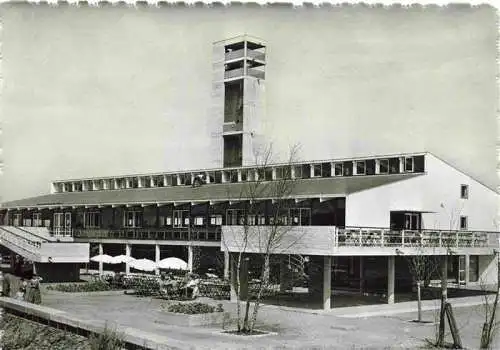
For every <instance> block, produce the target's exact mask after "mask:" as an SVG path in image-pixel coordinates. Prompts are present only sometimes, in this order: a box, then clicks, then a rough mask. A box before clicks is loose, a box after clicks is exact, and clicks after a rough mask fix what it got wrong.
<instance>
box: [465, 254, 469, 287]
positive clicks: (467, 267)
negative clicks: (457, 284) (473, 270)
mask: <svg viewBox="0 0 500 350" xmlns="http://www.w3.org/2000/svg"><path fill="white" fill-rule="evenodd" d="M469 281H470V255H469V254H466V255H465V285H466V286H467V285H468V284H469Z"/></svg>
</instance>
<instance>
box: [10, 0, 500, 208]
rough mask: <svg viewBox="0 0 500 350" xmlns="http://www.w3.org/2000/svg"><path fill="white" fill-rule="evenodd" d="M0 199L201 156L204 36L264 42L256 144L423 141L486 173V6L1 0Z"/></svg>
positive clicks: (371, 148)
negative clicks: (4, 0) (26, 0)
mask: <svg viewBox="0 0 500 350" xmlns="http://www.w3.org/2000/svg"><path fill="white" fill-rule="evenodd" d="M1 7H2V8H1V16H2V33H1V41H2V46H1V53H2V58H3V59H2V66H1V74H2V77H3V85H2V93H1V95H0V106H1V123H2V126H1V128H2V134H1V146H2V154H1V157H2V160H3V163H4V168H3V174H2V176H1V177H0V195H1V200H2V201H8V200H14V199H20V198H24V197H30V196H35V195H40V194H46V193H48V191H49V189H50V187H49V183H50V181H51V180H56V179H65V178H81V177H91V176H111V175H120V174H133V173H147V172H160V171H174V170H179V169H200V168H206V167H214V166H217V159H220V157H216V156H214V155H213V154H210V149H211V148H210V145H211V142H212V137H213V129H214V125H213V123H214V121H213V119H212V117H211V108H212V107H213V100H212V74H213V65H212V64H213V62H212V51H213V46H212V44H213V42H215V41H218V40H223V39H227V38H230V37H233V36H236V35H240V34H244V33H247V34H250V35H254V36H257V37H260V38H263V39H264V40H265V41H266V42H267V66H266V79H265V99H264V101H263V104H264V110H265V113H264V114H263V117H262V121H261V122H262V130H263V133H264V134H265V139H266V142H268V143H269V144H270V143H272V144H273V145H275V148H276V152H277V153H278V154H284V153H285V152H286V149H287V148H288V147H289V146H290V145H291V144H296V143H299V144H300V145H301V152H300V158H301V160H314V159H331V158H336V157H350V156H363V155H379V154H392V153H401V152H420V151H431V152H433V153H435V154H436V155H438V156H439V157H441V158H443V159H445V160H446V161H448V162H450V163H451V164H453V165H455V166H457V167H458V168H459V169H461V170H463V171H465V172H466V173H468V174H470V175H472V176H473V177H475V178H477V179H479V180H480V181H482V182H484V183H486V184H488V185H490V186H496V181H497V175H496V170H495V169H496V153H495V145H496V139H497V123H496V113H497V110H498V94H497V86H496V80H495V77H496V73H497V65H496V39H497V24H496V13H495V9H493V8H491V7H487V6H483V7H476V8H470V7H468V6H465V5H461V6H455V7H453V6H449V7H446V8H445V7H437V6H434V7H425V8H422V7H413V8H399V7H393V8H381V7H378V8H377V7H363V6H342V7H331V8H301V9H292V8H287V7H283V6H274V7H273V6H272V7H267V8H258V7H256V6H254V7H251V6H250V7H249V6H246V7H241V6H240V7H228V8H224V7H214V8H193V7H192V8H185V7H172V6H167V7H160V8H154V7H149V8H148V7H139V8H133V7H126V6H113V5H103V6H101V7H100V8H89V7H85V6H82V7H76V6H69V5H59V6H57V7H53V6H46V5H38V6H37V5H28V4H3V5H1Z"/></svg>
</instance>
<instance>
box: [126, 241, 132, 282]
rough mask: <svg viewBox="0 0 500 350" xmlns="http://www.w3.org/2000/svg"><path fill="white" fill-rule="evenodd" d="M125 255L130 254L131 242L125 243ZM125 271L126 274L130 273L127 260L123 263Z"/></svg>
mask: <svg viewBox="0 0 500 350" xmlns="http://www.w3.org/2000/svg"><path fill="white" fill-rule="evenodd" d="M125 255H126V256H132V245H131V244H125ZM125 273H126V274H127V275H128V274H129V273H130V265H129V263H128V262H127V263H125Z"/></svg>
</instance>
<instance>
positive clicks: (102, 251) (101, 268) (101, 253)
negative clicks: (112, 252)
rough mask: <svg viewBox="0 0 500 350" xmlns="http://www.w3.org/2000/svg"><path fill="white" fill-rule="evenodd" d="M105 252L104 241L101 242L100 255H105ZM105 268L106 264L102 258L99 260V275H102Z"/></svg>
mask: <svg viewBox="0 0 500 350" xmlns="http://www.w3.org/2000/svg"><path fill="white" fill-rule="evenodd" d="M103 254H104V248H103V246H102V243H99V255H103ZM103 270H104V264H103V263H102V260H101V261H99V275H102V273H103Z"/></svg>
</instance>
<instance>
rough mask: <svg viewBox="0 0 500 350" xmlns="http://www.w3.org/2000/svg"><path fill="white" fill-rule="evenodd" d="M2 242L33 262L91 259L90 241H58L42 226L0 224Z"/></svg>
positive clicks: (81, 261)
mask: <svg viewBox="0 0 500 350" xmlns="http://www.w3.org/2000/svg"><path fill="white" fill-rule="evenodd" d="M44 229H45V230H44ZM0 244H1V245H3V246H5V247H6V248H8V249H9V250H11V251H12V252H14V253H16V254H18V255H21V256H22V257H24V258H25V259H28V260H31V261H33V262H52V263H57V262H64V263H86V262H88V261H89V243H73V242H68V241H66V242H63V241H58V238H57V237H50V234H49V232H48V230H47V229H46V228H42V227H40V228H35V227H17V226H0Z"/></svg>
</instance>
